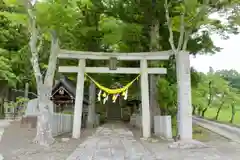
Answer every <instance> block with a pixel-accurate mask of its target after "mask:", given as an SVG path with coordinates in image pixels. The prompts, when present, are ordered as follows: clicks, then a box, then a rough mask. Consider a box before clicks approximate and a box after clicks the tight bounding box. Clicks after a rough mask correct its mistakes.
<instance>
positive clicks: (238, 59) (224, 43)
mask: <svg viewBox="0 0 240 160" xmlns="http://www.w3.org/2000/svg"><path fill="white" fill-rule="evenodd" d="M212 38H213V41H214V43H215V44H216V46H219V47H221V48H223V49H222V50H221V52H219V53H216V54H215V55H212V56H210V55H197V56H196V58H194V57H191V65H192V66H193V67H194V68H196V69H197V70H198V71H201V72H207V71H208V69H209V67H210V66H211V67H213V69H214V70H219V69H235V70H237V71H238V72H240V35H232V36H230V39H228V40H222V39H221V38H220V37H218V36H216V35H214V36H212Z"/></svg>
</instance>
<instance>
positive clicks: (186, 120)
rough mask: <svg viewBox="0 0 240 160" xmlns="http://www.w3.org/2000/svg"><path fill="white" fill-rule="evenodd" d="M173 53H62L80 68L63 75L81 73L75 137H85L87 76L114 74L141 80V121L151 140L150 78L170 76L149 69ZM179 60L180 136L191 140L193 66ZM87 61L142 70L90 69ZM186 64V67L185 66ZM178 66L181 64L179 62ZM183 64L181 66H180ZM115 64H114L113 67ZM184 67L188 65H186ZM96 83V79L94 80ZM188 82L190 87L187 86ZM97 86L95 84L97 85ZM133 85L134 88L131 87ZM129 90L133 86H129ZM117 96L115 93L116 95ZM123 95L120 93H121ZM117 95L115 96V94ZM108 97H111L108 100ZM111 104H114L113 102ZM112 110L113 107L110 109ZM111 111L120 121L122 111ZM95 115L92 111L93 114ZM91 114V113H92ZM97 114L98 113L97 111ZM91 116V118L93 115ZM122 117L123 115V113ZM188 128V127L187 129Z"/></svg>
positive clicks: (63, 68) (68, 69)
mask: <svg viewBox="0 0 240 160" xmlns="http://www.w3.org/2000/svg"><path fill="white" fill-rule="evenodd" d="M171 54H172V52H171V51H161V52H142V53H107V52H85V51H71V50H60V53H59V54H58V58H60V59H78V60H79V65H78V66H60V67H59V72H63V73H77V87H76V99H75V107H74V120H73V131H72V137H73V138H79V137H80V134H81V117H82V111H83V96H84V77H85V76H87V77H88V78H90V79H91V77H90V76H88V75H87V74H85V73H112V74H136V75H138V76H136V77H137V78H138V77H139V79H140V87H141V119H142V123H141V124H142V135H143V137H144V138H149V137H150V136H151V115H150V106H149V80H148V75H149V74H166V73H167V69H166V68H160V67H157V68H153V67H149V66H148V60H168V59H169V57H170V55H171ZM181 55H182V56H181V57H179V58H178V59H179V64H180V65H179V68H178V70H179V71H181V73H180V72H179V73H180V75H179V76H180V83H179V84H181V85H179V86H178V87H179V88H178V91H179V92H178V93H179V97H180V98H181V99H180V103H179V106H178V107H180V108H179V109H180V112H179V118H180V123H179V124H180V129H181V130H180V134H181V137H184V138H185V139H191V137H192V129H191V128H192V127H191V126H192V117H191V115H189V113H191V96H190V93H191V90H190V89H189V87H190V85H189V84H190V79H189V78H190V76H189V68H186V67H185V66H189V54H188V53H187V54H181ZM86 59H90V60H109V61H110V62H111V61H112V60H114V59H115V60H121V61H133V60H134V61H140V67H137V68H133V67H129V68H124V67H115V68H110V67H89V66H86ZM183 60H184V63H185V64H184V63H183ZM177 62H178V61H177ZM180 62H181V63H180ZM110 64H111V63H110ZM183 64H184V65H183ZM91 81H92V82H94V80H93V79H91ZM184 81H186V82H187V83H185V82H184ZM183 82H184V83H183ZM94 83H95V85H96V86H97V87H98V88H99V89H101V90H103V91H105V92H107V91H109V90H111V89H108V88H106V87H103V86H100V85H98V84H97V82H94ZM93 85H94V84H93ZM130 85H131V84H130ZM125 87H126V86H124V87H123V88H120V89H118V90H122V91H124V92H126V90H125ZM127 87H129V86H127ZM114 93H115V92H114ZM118 93H119V92H118ZM112 94H113V93H112ZM95 95H96V94H95V93H91V94H90V95H89V96H90V99H91V98H92V99H95ZM105 97H108V96H105ZM109 103H110V102H109ZM94 105H95V101H94V100H93V101H92V100H90V106H89V107H90V108H94V107H93V106H94ZM109 107H110V106H109ZM111 107H113V108H111V109H110V108H108V109H109V111H108V115H109V116H107V117H109V118H112V119H114V118H119V114H117V111H118V112H119V109H117V110H114V105H112V106H111ZM91 112H92V111H91ZM91 112H90V113H91ZM94 112H95V111H94ZM90 113H89V114H90ZM119 113H121V111H120V112H119ZM91 114H92V113H91ZM186 124H187V125H186Z"/></svg>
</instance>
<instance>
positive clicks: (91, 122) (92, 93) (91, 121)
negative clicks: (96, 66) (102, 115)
mask: <svg viewBox="0 0 240 160" xmlns="http://www.w3.org/2000/svg"><path fill="white" fill-rule="evenodd" d="M95 99H96V87H95V84H94V83H93V82H92V81H91V82H90V86H89V106H88V118H87V127H88V128H92V127H94V126H95V118H96V115H95Z"/></svg>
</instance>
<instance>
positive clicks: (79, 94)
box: [72, 59, 86, 138]
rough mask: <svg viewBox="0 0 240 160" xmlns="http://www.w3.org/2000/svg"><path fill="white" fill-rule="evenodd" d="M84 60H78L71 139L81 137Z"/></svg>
mask: <svg viewBox="0 0 240 160" xmlns="http://www.w3.org/2000/svg"><path fill="white" fill-rule="evenodd" d="M85 63H86V62H85V59H80V60H79V65H78V66H79V71H78V75H77V88H76V98H75V106H74V117H73V131H72V137H73V138H80V135H81V124H82V108H83V97H84V70H85Z"/></svg>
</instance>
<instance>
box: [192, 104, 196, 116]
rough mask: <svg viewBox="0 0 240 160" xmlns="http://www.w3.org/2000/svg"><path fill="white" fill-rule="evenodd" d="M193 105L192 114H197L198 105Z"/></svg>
mask: <svg viewBox="0 0 240 160" xmlns="http://www.w3.org/2000/svg"><path fill="white" fill-rule="evenodd" d="M192 107H193V110H192V115H196V110H197V106H195V105H192Z"/></svg>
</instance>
